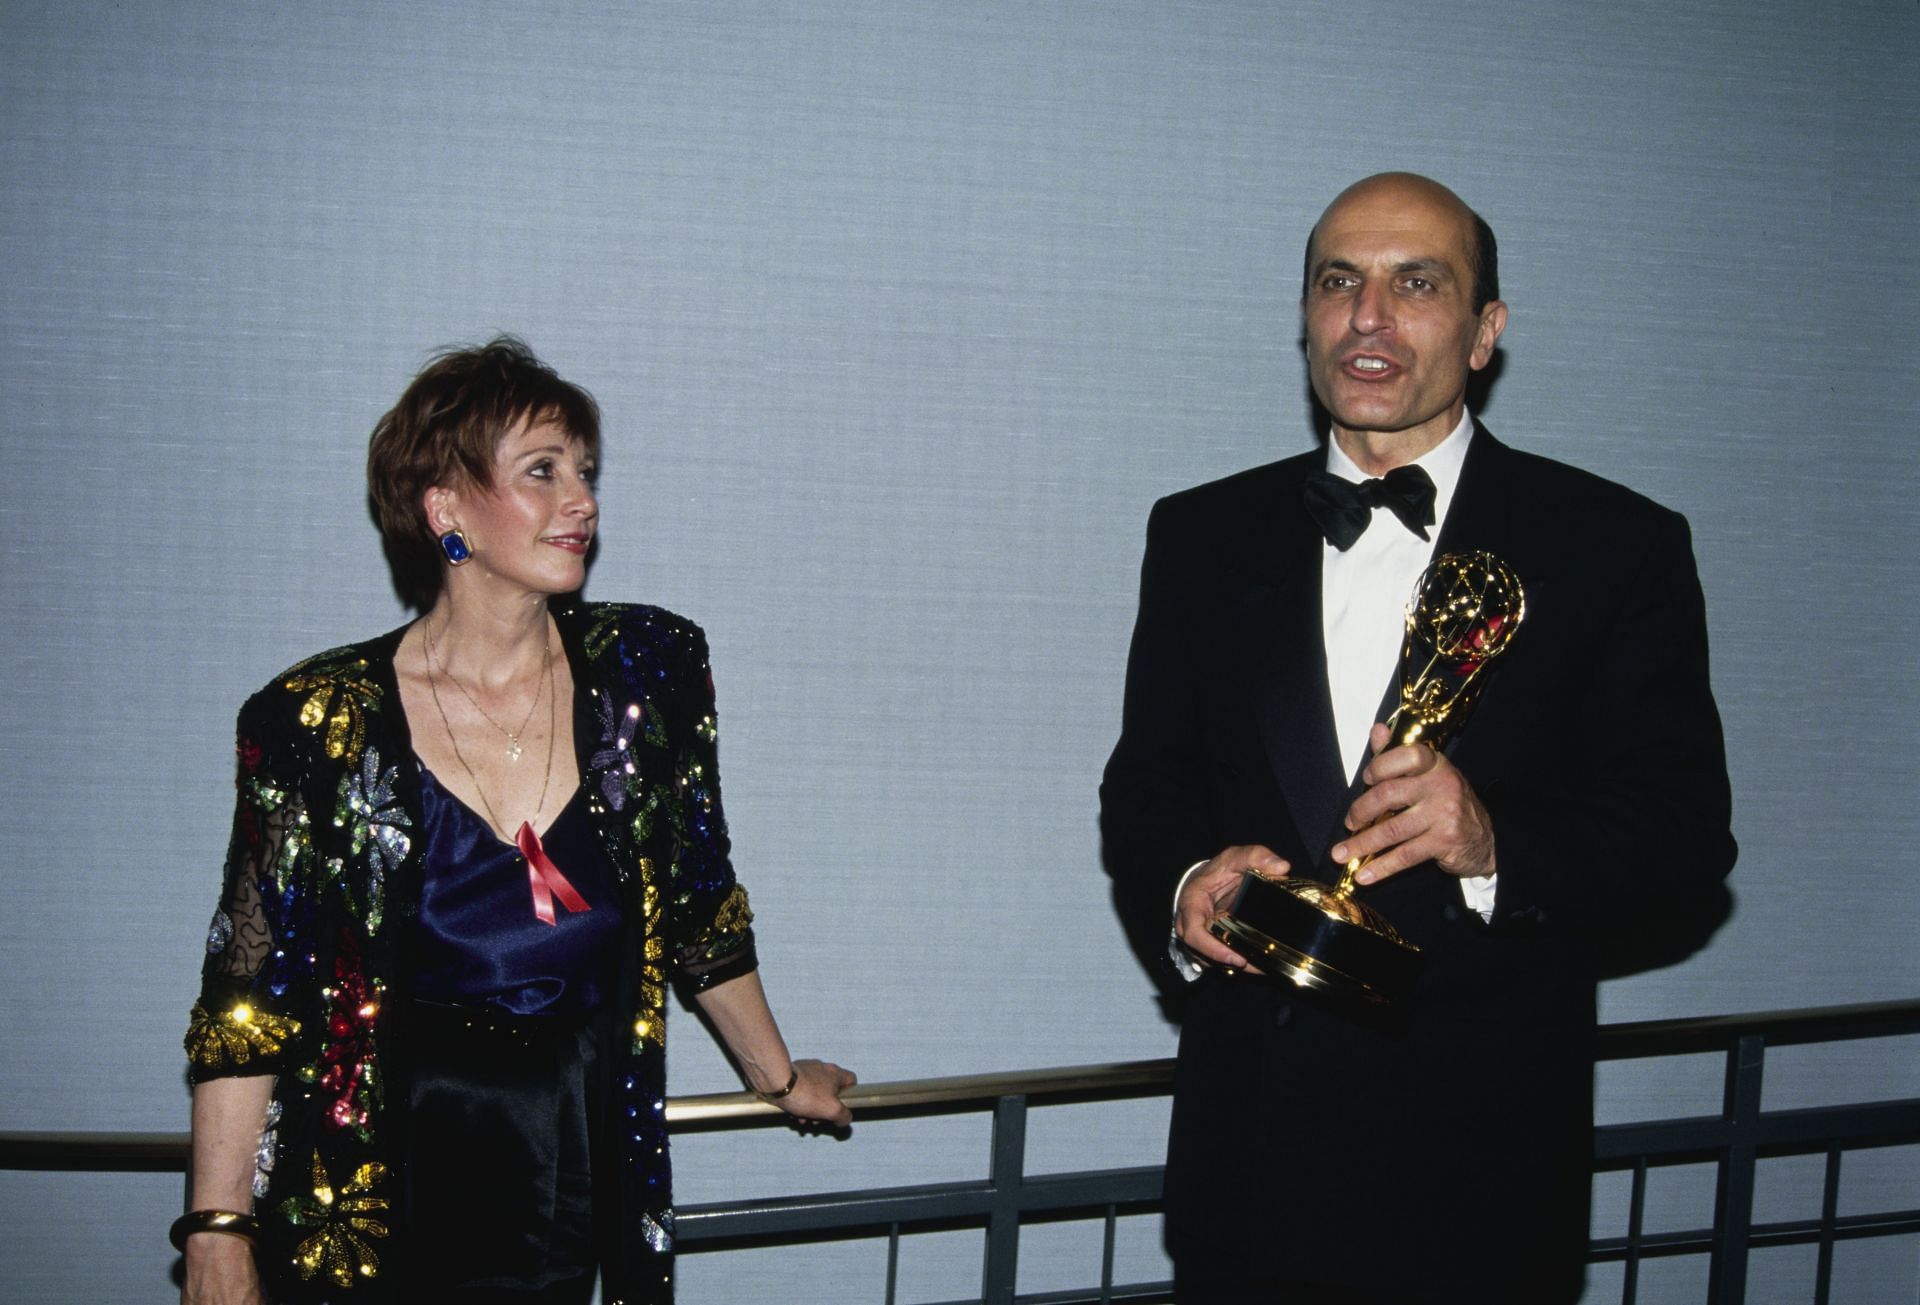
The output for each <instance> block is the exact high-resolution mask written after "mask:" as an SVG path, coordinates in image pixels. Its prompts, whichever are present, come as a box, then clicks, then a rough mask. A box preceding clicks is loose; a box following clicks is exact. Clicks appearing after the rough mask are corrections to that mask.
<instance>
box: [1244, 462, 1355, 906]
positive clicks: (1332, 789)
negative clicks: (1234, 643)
mask: <svg viewBox="0 0 1920 1305" xmlns="http://www.w3.org/2000/svg"><path fill="white" fill-rule="evenodd" d="M1316 465H1318V463H1317V462H1316V461H1315V460H1314V459H1312V458H1300V459H1295V460H1294V462H1292V463H1291V464H1289V465H1288V468H1287V470H1288V473H1289V474H1288V475H1287V476H1286V477H1285V479H1284V480H1282V481H1281V482H1280V483H1279V484H1278V486H1277V492H1276V495H1275V498H1276V503H1275V508H1276V510H1275V512H1274V514H1273V516H1272V517H1270V518H1267V519H1266V520H1265V521H1264V522H1263V523H1262V529H1261V538H1260V544H1259V547H1258V548H1257V550H1256V552H1257V554H1258V555H1259V556H1260V557H1261V559H1262V567H1261V571H1262V574H1261V575H1260V577H1259V578H1258V581H1257V582H1256V584H1255V585H1254V586H1253V587H1252V589H1251V590H1250V591H1249V593H1248V596H1247V611H1246V616H1247V617H1248V622H1247V629H1249V630H1252V631H1259V632H1261V633H1260V634H1259V635H1257V636H1256V637H1258V638H1262V639H1265V640H1266V641H1267V646H1266V647H1265V648H1262V649H1257V650H1256V655H1255V656H1254V659H1253V667H1254V671H1253V709H1254V715H1255V719H1256V720H1257V722H1258V724H1259V729H1260V738H1261V742H1262V743H1263V745H1264V746H1265V748H1266V752H1267V760H1268V763H1269V765H1270V766H1271V767H1272V770H1273V776H1274V779H1275V780H1276V781H1277V782H1278V784H1279V786H1280V791H1281V794H1282V795H1283V796H1284V797H1285V798H1286V806H1287V811H1288V813H1289V814H1290V815H1291V816H1292V817H1293V823H1294V828H1295V830H1296V832H1297V833H1298V834H1299V836H1300V843H1301V845H1302V846H1303V847H1305V848H1306V849H1307V850H1308V852H1309V854H1310V855H1311V856H1313V857H1314V858H1315V861H1316V863H1315V864H1314V865H1311V866H1306V867H1296V870H1297V871H1306V872H1317V873H1316V877H1324V876H1325V874H1326V873H1327V872H1326V870H1325V868H1324V867H1321V866H1320V865H1318V864H1317V861H1318V858H1319V856H1320V853H1321V851H1322V850H1323V849H1324V846H1325V843H1324V840H1323V839H1322V838H1321V837H1320V832H1321V831H1323V830H1325V829H1327V828H1328V827H1329V826H1330V824H1331V823H1332V822H1334V821H1336V820H1337V819H1338V818H1339V815H1340V812H1341V811H1342V809H1343V807H1344V796H1345V785H1344V783H1343V782H1342V779H1341V774H1340V770H1341V766H1340V749H1339V745H1338V744H1337V742H1336V741H1335V739H1334V731H1333V700H1332V697H1331V696H1330V694H1329V691H1328V688H1327V651H1326V640H1325V637H1324V634H1323V631H1322V626H1321V618H1320V549H1321V545H1322V540H1321V536H1320V533H1319V532H1318V531H1317V530H1316V529H1315V528H1314V526H1313V523H1312V521H1311V520H1310V519H1309V518H1308V517H1307V515H1306V513H1305V511H1303V510H1301V509H1300V507H1299V502H1300V485H1301V482H1302V480H1303V478H1304V476H1305V473H1306V472H1307V471H1308V470H1310V469H1311V468H1312V467H1313V466H1316Z"/></svg>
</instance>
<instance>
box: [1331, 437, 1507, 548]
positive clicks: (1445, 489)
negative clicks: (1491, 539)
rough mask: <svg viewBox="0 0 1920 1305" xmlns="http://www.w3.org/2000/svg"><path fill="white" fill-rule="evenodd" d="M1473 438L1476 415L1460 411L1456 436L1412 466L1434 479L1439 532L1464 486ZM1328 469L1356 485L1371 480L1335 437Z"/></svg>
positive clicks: (1435, 523) (1416, 460)
mask: <svg viewBox="0 0 1920 1305" xmlns="http://www.w3.org/2000/svg"><path fill="white" fill-rule="evenodd" d="M1472 439H1473V414H1472V413H1471V412H1468V411H1467V410H1465V409H1464V408H1463V409H1461V411H1460V424H1459V425H1458V426H1455V427H1454V428H1453V432H1452V434H1450V435H1448V436H1447V437H1446V438H1445V439H1443V440H1441V441H1440V442H1439V443H1438V444H1436V445H1434V446H1433V447H1432V448H1430V449H1428V450H1427V451H1426V452H1425V453H1423V454H1421V455H1420V456H1419V457H1417V458H1415V459H1414V460H1413V462H1412V463H1411V464H1410V465H1412V466H1415V467H1419V468H1420V469H1421V470H1423V471H1425V472H1426V473H1427V475H1429V476H1431V477H1433V520H1434V525H1435V528H1436V529H1437V528H1438V527H1439V526H1440V525H1442V524H1444V523H1445V522H1446V519H1447V508H1448V507H1449V506H1451V505H1452V503H1453V491H1454V490H1455V489H1457V488H1459V485H1460V468H1461V467H1462V466H1464V465H1465V464H1466V461H1467V444H1468V442H1469V441H1471V440H1472ZM1327 470H1328V471H1330V472H1332V473H1333V474H1334V475H1336V476H1338V477H1340V479H1342V480H1350V481H1353V482H1354V483H1355V484H1356V485H1357V484H1359V483H1360V482H1361V481H1363V480H1368V479H1371V478H1370V477H1369V476H1368V475H1367V473H1366V472H1364V471H1362V470H1360V464H1358V463H1357V462H1355V461H1354V460H1353V459H1352V458H1350V457H1348V456H1347V455H1346V452H1345V450H1343V449H1342V448H1341V447H1340V441H1339V440H1337V439H1334V438H1333V437H1332V436H1331V435H1329V436H1328V437H1327Z"/></svg>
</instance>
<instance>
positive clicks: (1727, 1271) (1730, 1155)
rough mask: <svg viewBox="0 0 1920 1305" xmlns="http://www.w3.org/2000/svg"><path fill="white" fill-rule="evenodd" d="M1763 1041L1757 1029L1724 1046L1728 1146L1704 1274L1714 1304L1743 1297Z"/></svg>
mask: <svg viewBox="0 0 1920 1305" xmlns="http://www.w3.org/2000/svg"><path fill="white" fill-rule="evenodd" d="M1766 1056H1767V1043H1766V1039H1765V1038H1763V1037H1762V1036H1761V1035H1760V1034H1758V1033H1748V1034H1744V1035H1742V1036H1741V1037H1740V1038H1739V1040H1737V1041H1736V1042H1735V1043H1734V1044H1733V1046H1732V1048H1731V1049H1729V1051H1728V1052H1727V1087H1726V1095H1725V1098H1724V1104H1723V1105H1722V1107H1721V1115H1722V1118H1723V1119H1725V1121H1726V1123H1727V1125H1728V1130H1727V1132H1728V1140H1727V1147H1726V1150H1725V1151H1723V1152H1722V1153H1721V1156H1720V1173H1719V1178H1718V1181H1717V1182H1716V1183H1715V1186H1714V1201H1713V1264H1712V1268H1711V1270H1710V1271H1709V1273H1708V1275H1707V1299H1708V1300H1709V1301H1710V1302H1712V1305H1740V1303H1741V1302H1742V1301H1744V1300H1745V1299H1746V1298H1747V1249H1748V1239H1749V1235H1750V1233H1751V1231H1752V1228H1753V1181H1754V1166H1755V1165H1756V1163H1757V1157H1756V1154H1755V1151H1754V1141H1753V1139H1754V1132H1755V1126H1756V1124H1757V1123H1758V1121H1759V1118H1760V1076H1761V1074H1762V1073H1763V1072H1764V1071H1765V1068H1766Z"/></svg>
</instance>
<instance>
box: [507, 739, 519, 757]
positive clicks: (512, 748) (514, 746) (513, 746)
mask: <svg viewBox="0 0 1920 1305" xmlns="http://www.w3.org/2000/svg"><path fill="white" fill-rule="evenodd" d="M507 760H508V761H518V760H520V740H519V739H517V738H515V737H514V736H513V735H511V734H509V735H507Z"/></svg>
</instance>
